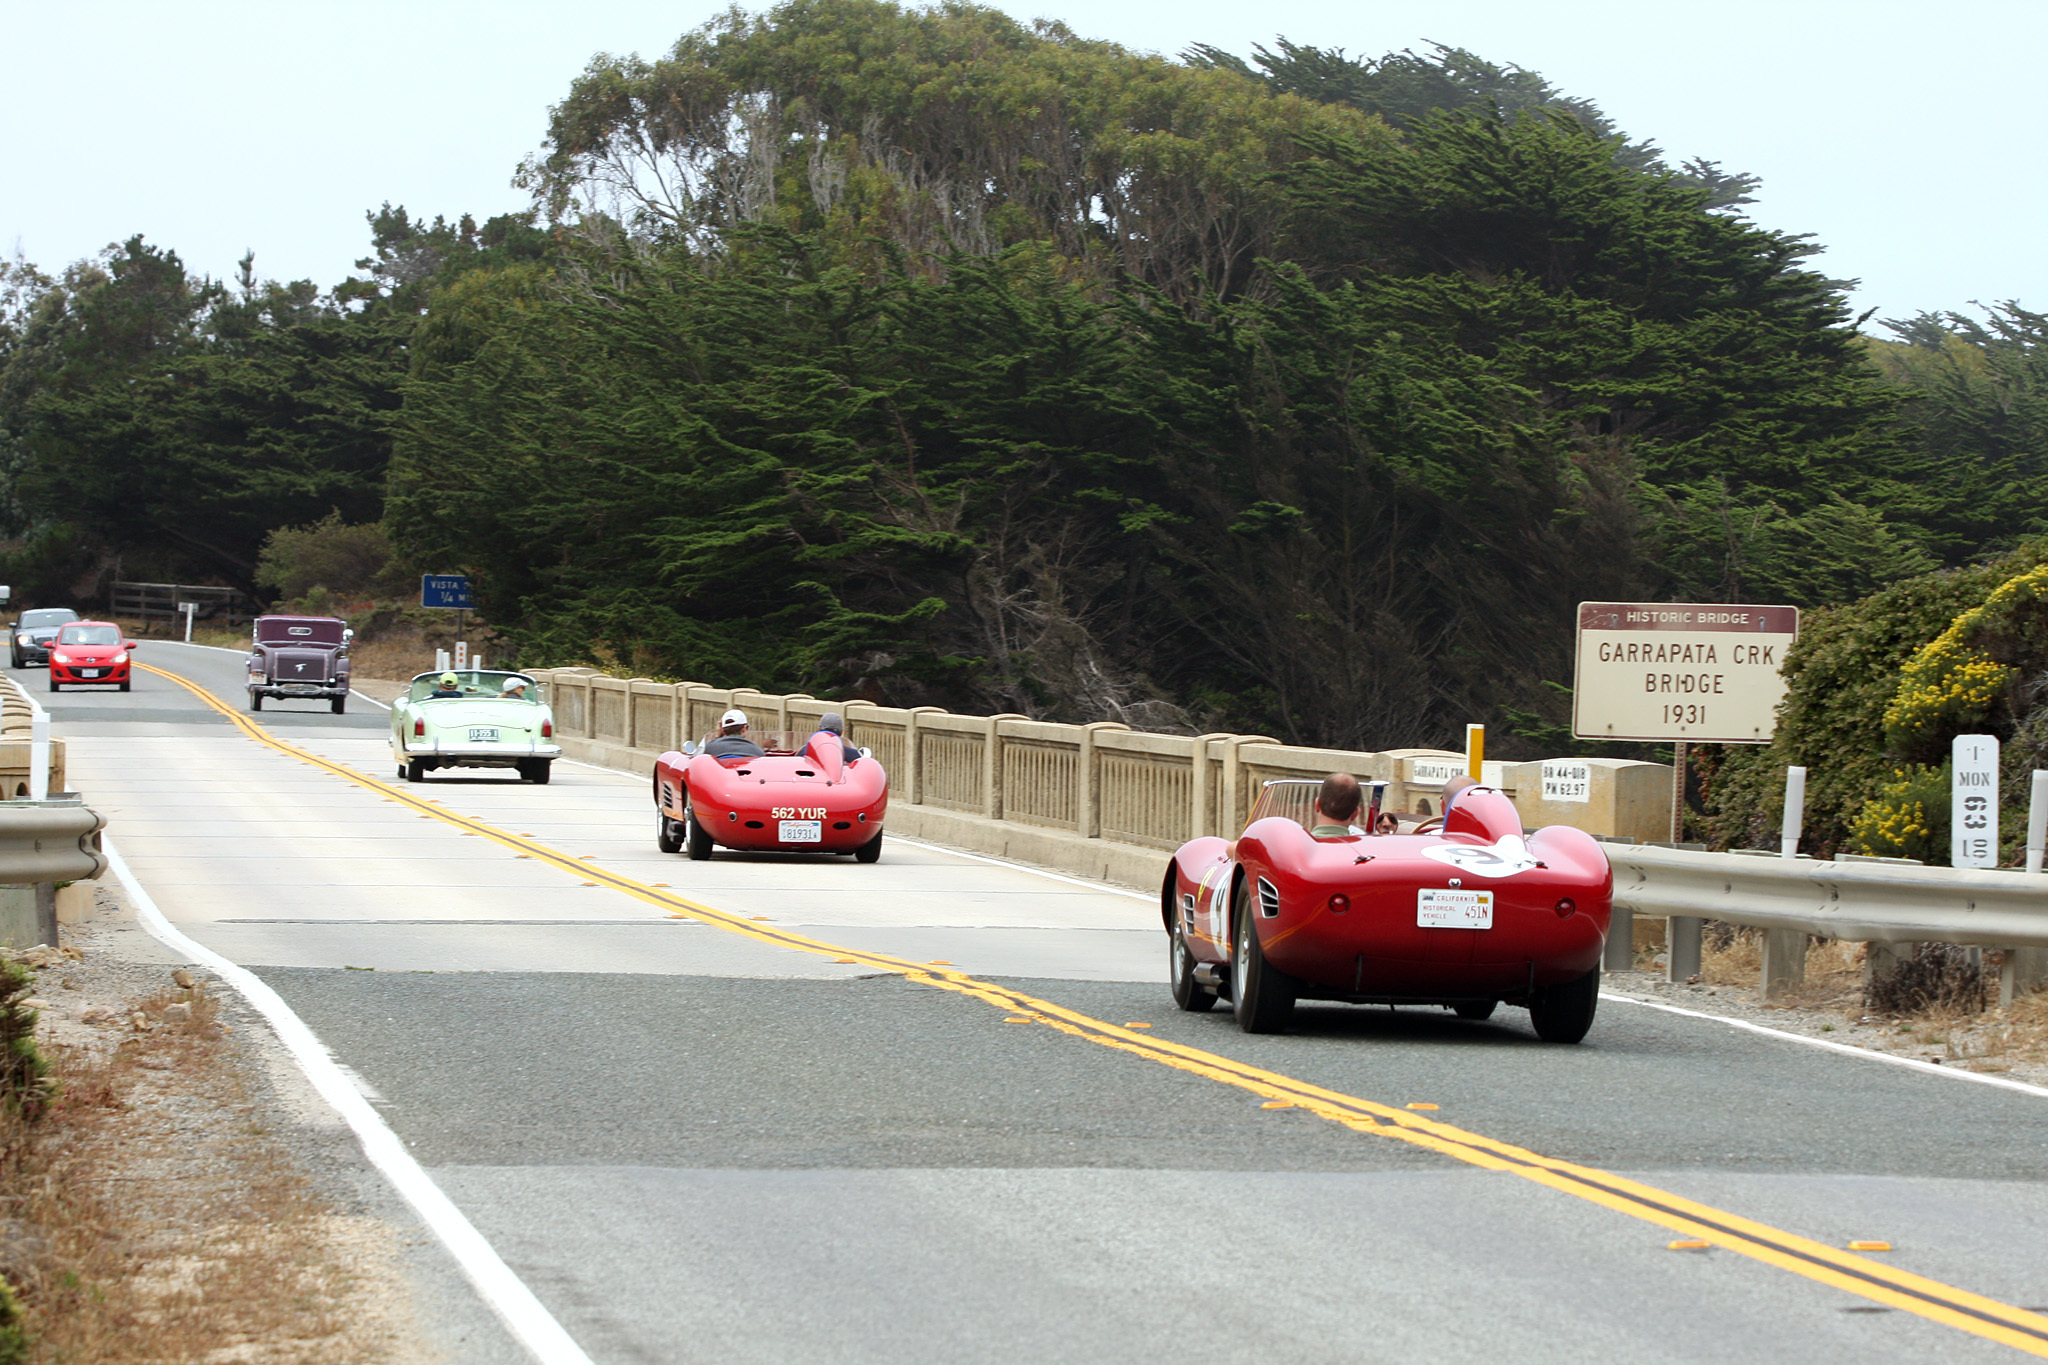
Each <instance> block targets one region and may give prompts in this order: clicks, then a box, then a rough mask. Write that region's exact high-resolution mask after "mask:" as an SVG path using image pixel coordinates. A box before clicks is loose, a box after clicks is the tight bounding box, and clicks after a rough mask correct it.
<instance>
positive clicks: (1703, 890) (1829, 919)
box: [1604, 844, 2048, 948]
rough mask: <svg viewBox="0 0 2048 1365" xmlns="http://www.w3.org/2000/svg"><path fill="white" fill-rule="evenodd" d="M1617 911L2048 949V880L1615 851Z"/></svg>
mask: <svg viewBox="0 0 2048 1365" xmlns="http://www.w3.org/2000/svg"><path fill="white" fill-rule="evenodd" d="M1604 847H1605V848H1606V850H1607V861H1608V862H1609V863H1610V864H1612V865H1613V868H1614V902H1615V904H1616V905H1617V906H1626V907H1627V908H1629V909H1630V910H1632V911H1634V912H1635V913H1636V914H1638V915H1656V916H1667V915H1678V916H1687V917H1698V918H1703V919H1718V920H1725V921H1727V922H1728V923H1730V924H1741V925H1748V926H1751V927H1753V928H1757V929H1796V930H1798V931H1799V932H1801V933H1807V934H1819V935H1821V936H1822V937H1824V938H1838V939H1848V940H1851V941H1853V942H1859V943H1873V942H1874V943H1928V942H1932V943H1965V944H1979V945H1983V946H1986V947H1997V948H2014V947H2025V948H2048V875H2043V874H2029V873H2025V872H2006V871H1998V870H1992V869H1978V868H1962V867H1911V866H1905V865H1901V864H1896V863H1893V864H1881V863H1845V862H1821V861H1816V860H1813V859H1809V858H1777V857H1765V858H1752V857H1745V856H1743V855H1741V854H1737V853H1694V852H1691V851H1689V850H1686V849H1677V848H1652V847H1648V846H1644V845H1630V844H1608V845H1604Z"/></svg>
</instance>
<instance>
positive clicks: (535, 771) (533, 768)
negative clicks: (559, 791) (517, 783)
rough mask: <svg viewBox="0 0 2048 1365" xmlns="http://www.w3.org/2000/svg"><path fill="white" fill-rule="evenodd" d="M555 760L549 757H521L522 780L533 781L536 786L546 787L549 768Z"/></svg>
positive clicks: (520, 772) (520, 774) (520, 773)
mask: <svg viewBox="0 0 2048 1365" xmlns="http://www.w3.org/2000/svg"><path fill="white" fill-rule="evenodd" d="M553 762H554V760H553V759H549V758H522V759H520V760H519V765H518V766H519V777H520V780H521V781H524V782H531V783H533V785H534V786H536V787H545V786H546V785H547V784H548V768H549V766H550V765H551V764H552V763H553Z"/></svg>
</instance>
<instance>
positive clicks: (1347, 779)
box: [1316, 773, 1362, 824]
mask: <svg viewBox="0 0 2048 1365" xmlns="http://www.w3.org/2000/svg"><path fill="white" fill-rule="evenodd" d="M1361 795H1362V793H1360V791H1359V789H1358V779H1357V778H1355V777H1353V776H1352V775H1351V774H1350V773H1331V774H1330V775H1329V776H1328V777H1326V778H1324V779H1323V789H1322V790H1321V791H1319V792H1317V793H1316V809H1317V810H1319V811H1321V812H1322V813H1323V818H1324V819H1326V820H1329V821H1331V822H1333V823H1335V824H1344V823H1346V822H1348V821H1349V820H1350V819H1351V817H1352V816H1354V815H1356V814H1358V804H1359V800H1360V797H1361Z"/></svg>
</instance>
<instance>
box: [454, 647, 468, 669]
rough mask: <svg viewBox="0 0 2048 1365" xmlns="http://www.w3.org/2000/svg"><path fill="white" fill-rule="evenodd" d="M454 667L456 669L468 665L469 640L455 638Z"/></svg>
mask: <svg viewBox="0 0 2048 1365" xmlns="http://www.w3.org/2000/svg"><path fill="white" fill-rule="evenodd" d="M455 667H456V668H457V669H458V670H459V669H464V668H468V667H469V641H467V640H457V641H456V642H455Z"/></svg>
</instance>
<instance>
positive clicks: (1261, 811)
mask: <svg viewBox="0 0 2048 1365" xmlns="http://www.w3.org/2000/svg"><path fill="white" fill-rule="evenodd" d="M1360 785H1361V786H1363V788H1364V791H1363V792H1361V793H1360V795H1361V797H1362V800H1361V802H1360V808H1359V812H1358V814H1356V815H1354V816H1352V817H1351V826H1352V828H1354V829H1360V830H1369V829H1371V828H1372V827H1373V825H1374V823H1375V821H1376V819H1377V817H1378V816H1379V813H1380V808H1381V806H1382V804H1383V803H1384V801H1385V799H1386V790H1387V784H1386V783H1384V782H1365V783H1362V784H1360ZM1322 789H1323V784H1322V783H1320V782H1317V781H1315V780H1313V779H1311V778H1284V777H1283V778H1279V779H1276V780H1274V781H1272V782H1268V783H1267V784H1266V785H1265V786H1264V787H1263V788H1261V789H1260V791H1259V799H1258V800H1257V801H1255V802H1253V803H1252V815H1251V819H1249V820H1247V821H1245V822H1244V823H1245V827H1246V828H1247V829H1249V828H1250V827H1251V826H1252V825H1254V824H1256V823H1258V822H1259V821H1261V820H1263V819H1265V818H1266V817H1267V816H1269V815H1280V816H1285V817H1286V818H1287V819H1289V820H1292V821H1294V823H1295V824H1297V825H1300V826H1301V827H1302V828H1303V829H1306V830H1313V829H1314V828H1315V827H1316V813H1315V804H1316V796H1317V795H1318V794H1319V793H1320V792H1321V791H1322Z"/></svg>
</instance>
